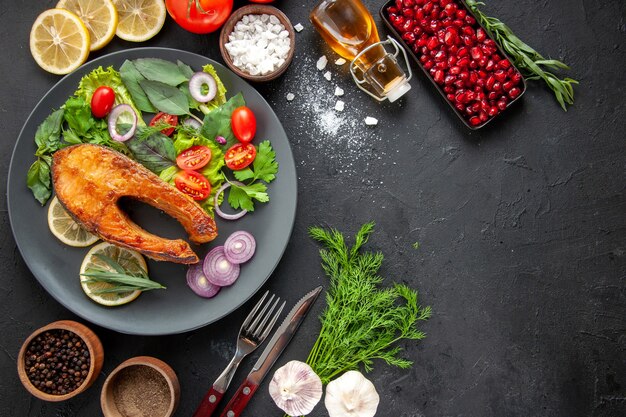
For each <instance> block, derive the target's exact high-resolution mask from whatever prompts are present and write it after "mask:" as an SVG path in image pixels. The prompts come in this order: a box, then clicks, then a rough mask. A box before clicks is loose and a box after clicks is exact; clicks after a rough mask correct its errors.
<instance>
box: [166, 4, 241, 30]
mask: <svg viewBox="0 0 626 417" xmlns="http://www.w3.org/2000/svg"><path fill="white" fill-rule="evenodd" d="M165 7H167V11H168V13H169V14H170V16H172V19H174V21H175V22H176V23H178V24H179V25H180V26H181V27H182V28H183V29H185V30H188V31H189V32H193V33H199V34H202V33H210V32H214V31H216V30H217V29H219V28H220V27H221V26H222V25H223V24H224V22H225V21H226V19H228V16H230V12H231V11H232V10H233V0H186V1H185V0H165Z"/></svg>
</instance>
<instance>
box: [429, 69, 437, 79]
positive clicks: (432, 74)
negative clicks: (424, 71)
mask: <svg viewBox="0 0 626 417" xmlns="http://www.w3.org/2000/svg"><path fill="white" fill-rule="evenodd" d="M436 71H437V69H436V68H431V69H430V70H428V72H429V73H430V76H431V77H434V76H435V72H436Z"/></svg>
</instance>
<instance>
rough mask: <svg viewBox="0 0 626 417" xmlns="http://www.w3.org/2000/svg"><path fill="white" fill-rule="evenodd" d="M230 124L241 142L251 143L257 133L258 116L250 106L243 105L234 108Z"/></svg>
mask: <svg viewBox="0 0 626 417" xmlns="http://www.w3.org/2000/svg"><path fill="white" fill-rule="evenodd" d="M230 125H231V127H232V129H233V133H234V134H235V137H236V138H237V140H239V142H241V143H250V142H252V139H253V138H254V134H255V133H256V117H254V113H252V110H250V108H249V107H246V106H241V107H237V108H236V109H235V110H233V114H232V116H231V117H230Z"/></svg>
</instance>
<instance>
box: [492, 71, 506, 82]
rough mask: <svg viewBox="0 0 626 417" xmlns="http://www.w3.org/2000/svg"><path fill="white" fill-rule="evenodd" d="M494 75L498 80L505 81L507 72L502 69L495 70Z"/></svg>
mask: <svg viewBox="0 0 626 417" xmlns="http://www.w3.org/2000/svg"><path fill="white" fill-rule="evenodd" d="M493 75H494V76H495V77H496V80H498V81H500V82H504V80H506V72H505V71H503V70H501V69H500V70H497V71H496V72H494V73H493Z"/></svg>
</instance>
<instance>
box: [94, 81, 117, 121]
mask: <svg viewBox="0 0 626 417" xmlns="http://www.w3.org/2000/svg"><path fill="white" fill-rule="evenodd" d="M113 104H115V91H113V89H112V88H111V87H107V86H105V85H102V86H100V87H98V88H96V91H94V92H93V95H92V96H91V114H93V115H94V116H95V117H97V118H103V117H104V116H106V115H107V114H109V112H110V111H111V109H112V108H113Z"/></svg>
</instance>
